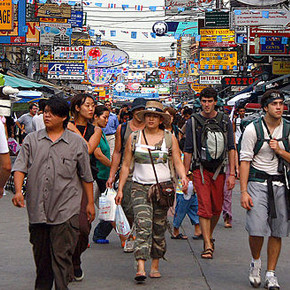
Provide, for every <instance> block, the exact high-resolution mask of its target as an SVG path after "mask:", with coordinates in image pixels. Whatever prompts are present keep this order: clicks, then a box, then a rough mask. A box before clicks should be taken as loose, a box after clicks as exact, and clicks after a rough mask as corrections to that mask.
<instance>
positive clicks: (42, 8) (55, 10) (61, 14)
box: [37, 4, 71, 18]
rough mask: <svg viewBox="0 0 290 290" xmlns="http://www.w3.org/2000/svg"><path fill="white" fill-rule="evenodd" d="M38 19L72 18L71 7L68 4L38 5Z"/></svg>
mask: <svg viewBox="0 0 290 290" xmlns="http://www.w3.org/2000/svg"><path fill="white" fill-rule="evenodd" d="M37 17H46V18H47V17H48V18H70V17H71V6H70V5H68V4H61V5H58V4H38V10H37Z"/></svg>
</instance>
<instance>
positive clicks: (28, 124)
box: [17, 113, 34, 134]
mask: <svg viewBox="0 0 290 290" xmlns="http://www.w3.org/2000/svg"><path fill="white" fill-rule="evenodd" d="M32 119H33V116H32V115H30V113H26V114H24V115H22V116H21V117H20V118H18V120H17V121H18V122H19V123H20V124H24V129H25V132H26V133H27V134H28V133H31V132H33V131H34V130H33V127H32Z"/></svg>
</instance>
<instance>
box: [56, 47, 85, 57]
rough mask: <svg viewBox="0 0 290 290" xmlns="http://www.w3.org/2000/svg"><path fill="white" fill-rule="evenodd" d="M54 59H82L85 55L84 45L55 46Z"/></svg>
mask: <svg viewBox="0 0 290 290" xmlns="http://www.w3.org/2000/svg"><path fill="white" fill-rule="evenodd" d="M53 55H54V60H64V59H67V60H70V59H71V60H81V59H83V56H84V47H83V46H54V47H53Z"/></svg>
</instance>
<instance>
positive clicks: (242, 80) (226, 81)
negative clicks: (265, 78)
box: [222, 77, 258, 86]
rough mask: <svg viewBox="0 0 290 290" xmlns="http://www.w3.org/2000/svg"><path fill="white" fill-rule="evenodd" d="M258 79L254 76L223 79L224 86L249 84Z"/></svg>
mask: <svg viewBox="0 0 290 290" xmlns="http://www.w3.org/2000/svg"><path fill="white" fill-rule="evenodd" d="M256 80H258V79H257V78H252V77H225V78H223V79H222V84H223V86H249V85H251V84H252V83H253V82H255V81H256Z"/></svg>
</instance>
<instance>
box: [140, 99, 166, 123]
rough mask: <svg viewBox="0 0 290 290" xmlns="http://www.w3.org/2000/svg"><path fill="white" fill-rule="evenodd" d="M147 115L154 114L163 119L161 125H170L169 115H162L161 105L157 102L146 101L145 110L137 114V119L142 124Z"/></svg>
mask: <svg viewBox="0 0 290 290" xmlns="http://www.w3.org/2000/svg"><path fill="white" fill-rule="evenodd" d="M148 113H154V114H157V115H160V116H161V117H162V118H163V124H164V125H165V126H166V125H170V121H171V116H170V115H169V114H166V113H164V111H163V105H162V104H161V103H160V102H157V101H148V102H147V104H146V107H145V110H142V111H140V112H138V113H137V117H138V118H139V119H140V120H141V121H143V122H144V120H145V115H146V114H148Z"/></svg>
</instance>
